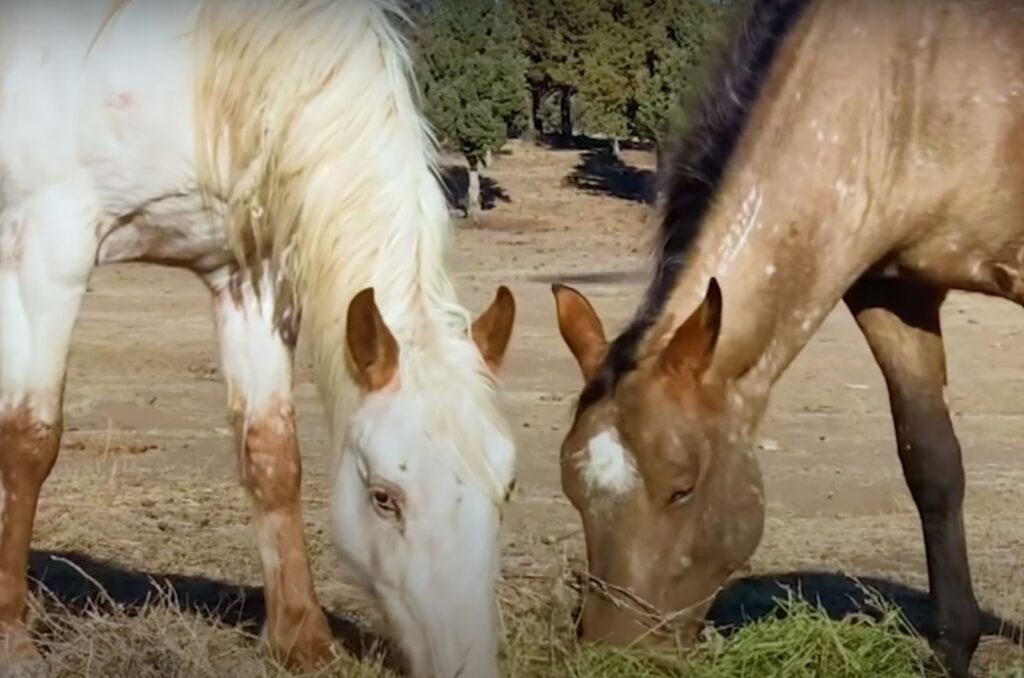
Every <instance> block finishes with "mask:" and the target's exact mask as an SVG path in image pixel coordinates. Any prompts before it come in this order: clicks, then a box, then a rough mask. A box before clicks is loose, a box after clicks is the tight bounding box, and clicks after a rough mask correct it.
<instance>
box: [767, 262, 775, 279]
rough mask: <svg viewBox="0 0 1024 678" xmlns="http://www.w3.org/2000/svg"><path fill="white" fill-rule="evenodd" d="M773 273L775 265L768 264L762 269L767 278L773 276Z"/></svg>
mask: <svg viewBox="0 0 1024 678" xmlns="http://www.w3.org/2000/svg"><path fill="white" fill-rule="evenodd" d="M775 272H776V268H775V264H768V265H767V266H765V267H764V274H765V275H766V276H768V277H769V278H771V277H772V276H773V275H775Z"/></svg>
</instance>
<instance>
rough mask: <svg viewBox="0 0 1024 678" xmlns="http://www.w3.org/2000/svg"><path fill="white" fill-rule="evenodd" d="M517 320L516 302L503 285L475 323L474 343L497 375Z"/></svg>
mask: <svg viewBox="0 0 1024 678" xmlns="http://www.w3.org/2000/svg"><path fill="white" fill-rule="evenodd" d="M515 319H516V300H515V297H513V296H512V292H511V291H509V289H508V288H507V287H505V286H504V285H502V286H501V287H499V288H498V293H497V294H496V295H495V297H494V301H492V302H491V305H490V306H488V307H487V310H485V311H484V312H483V313H481V314H480V317H479V318H477V319H476V320H474V321H473V332H472V334H473V342H474V343H475V344H476V347H477V348H478V349H480V355H482V356H483V358H484V362H486V363H487V366H488V367H490V368H491V371H493V372H495V373H497V372H498V371H499V370H500V369H501V364H502V362H503V361H504V359H505V350H506V349H508V342H509V339H511V338H512V325H513V323H515Z"/></svg>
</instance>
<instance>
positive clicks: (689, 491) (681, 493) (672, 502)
mask: <svg viewBox="0 0 1024 678" xmlns="http://www.w3.org/2000/svg"><path fill="white" fill-rule="evenodd" d="M691 496H693V488H692V487H689V488H686V489H684V490H676V491H675V492H673V493H672V496H670V497H669V498H668V505H669V506H678V505H679V504H682V503H683V502H685V501H686V500H687V499H689V498H690V497H691Z"/></svg>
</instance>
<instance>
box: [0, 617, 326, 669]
mask: <svg viewBox="0 0 1024 678" xmlns="http://www.w3.org/2000/svg"><path fill="white" fill-rule="evenodd" d="M317 612H318V613H319V614H311V615H308V616H303V617H302V621H301V622H299V624H298V625H297V626H296V627H293V628H291V629H289V630H286V631H284V632H283V633H282V634H280V635H281V636H282V637H281V638H275V637H274V636H275V634H273V633H271V632H270V629H269V628H268V627H267V625H266V624H264V626H263V629H262V631H261V633H260V636H261V638H262V639H263V641H264V642H265V643H267V645H268V646H269V647H270V652H271V654H272V655H273V656H274V657H275V658H276V659H277V660H278V661H280V662H281V663H282V664H284V665H285V666H286V667H287V668H289V669H291V670H297V671H300V672H309V671H315V670H317V669H320V668H322V667H323V666H324V665H326V664H329V663H330V662H332V661H334V660H335V659H337V658H338V657H339V656H340V652H339V649H338V647H337V645H336V644H335V642H334V636H333V635H332V634H331V629H330V626H328V624H327V617H326V616H324V614H323V611H321V610H319V608H318V609H317ZM285 639H287V642H283V641H284V640H285ZM0 678H2V677H0Z"/></svg>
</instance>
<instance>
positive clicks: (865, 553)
mask: <svg viewBox="0 0 1024 678" xmlns="http://www.w3.org/2000/svg"><path fill="white" fill-rule="evenodd" d="M581 157H582V155H581V152H580V151H547V150H541V149H538V148H534V147H529V146H525V145H520V144H515V145H513V146H512V147H511V152H510V154H506V155H503V156H501V157H499V158H497V159H496V163H495V165H494V167H492V168H491V169H490V170H488V171H487V174H486V176H487V177H488V178H489V179H493V180H494V181H495V182H497V187H498V189H500V192H501V193H502V195H504V196H505V199H504V200H503V199H499V200H498V202H497V205H496V207H495V208H494V209H493V210H490V211H488V212H487V213H486V214H487V220H486V223H485V224H484V228H482V229H481V230H476V231H473V230H462V231H461V232H460V234H459V239H458V252H457V255H456V260H455V267H456V270H457V272H458V276H457V278H458V284H459V287H460V290H461V294H462V296H463V300H464V301H465V303H467V305H468V306H469V307H470V308H471V309H473V310H474V311H479V310H480V309H481V308H483V306H484V304H486V303H487V302H488V301H489V299H490V297H491V295H492V294H493V292H494V289H495V288H496V286H497V285H499V284H508V285H509V286H510V287H511V288H512V290H513V292H514V293H515V295H516V298H517V301H518V308H519V315H518V318H517V326H516V333H515V336H514V338H513V346H512V349H511V351H510V358H509V360H508V363H507V366H506V371H505V384H506V386H507V389H508V411H509V415H510V417H511V420H512V421H513V422H514V425H515V428H516V430H517V431H518V440H519V444H520V462H519V464H520V488H521V492H520V497H519V498H518V500H517V503H516V504H515V506H514V507H513V509H512V511H511V517H510V522H509V535H508V542H507V543H508V545H507V548H506V555H505V563H506V566H505V571H506V572H505V574H506V578H507V580H508V582H510V583H511V584H512V585H513V586H515V587H523V588H529V587H530V586H534V585H535V584H534V583H533V582H538V581H541V580H542V579H543V578H544V576H545V573H550V572H552V571H554V570H556V569H557V568H559V567H562V566H563V565H564V563H565V562H566V559H568V561H569V562H571V563H576V564H577V566H578V564H579V563H580V560H579V556H580V552H581V546H582V535H581V534H580V532H579V525H578V521H577V518H576V515H575V513H574V512H573V510H572V509H571V507H570V506H569V504H568V503H567V501H566V500H565V499H564V498H563V497H562V495H561V491H560V489H559V477H558V467H557V453H558V445H559V443H560V441H561V437H562V435H563V433H564V431H565V426H566V424H567V422H568V417H569V408H570V406H571V401H572V399H573V398H574V397H575V394H576V391H577V389H578V387H579V376H578V373H577V370H576V365H575V363H574V362H573V360H572V359H571V357H570V355H569V353H568V351H567V349H566V348H565V347H564V345H563V344H562V342H561V339H560V338H559V337H558V332H557V329H556V327H555V324H554V308H553V300H552V297H551V292H550V282H552V281H555V280H563V281H566V282H568V283H569V284H573V285H575V286H577V287H579V288H580V289H581V290H583V291H584V292H585V293H586V294H588V295H589V296H590V298H591V299H592V300H593V301H594V303H595V305H596V306H597V308H598V311H599V313H601V315H602V317H603V318H604V320H605V323H606V326H607V327H608V328H609V331H615V330H616V329H618V328H619V327H621V325H622V324H623V323H624V322H625V321H626V320H627V319H628V317H629V315H630V314H631V312H632V311H633V309H634V307H635V304H636V302H637V300H638V299H639V297H640V294H641V290H642V285H643V283H644V271H645V270H646V266H647V262H646V254H645V253H646V251H647V250H646V237H647V228H648V225H649V224H648V220H649V213H648V208H647V207H645V206H644V205H643V204H641V203H640V202H638V201H635V200H630V199H629V196H622V195H620V196H616V195H612V194H610V193H616V192H619V193H623V192H625V193H629V192H631V191H633V190H634V189H635V188H636V186H635V185H634V184H635V183H636V179H637V177H635V176H633V174H632V173H629V172H627V173H626V174H624V175H621V176H619V177H618V178H617V179H616V180H615V181H612V182H611V183H613V184H615V186H614V187H612V189H613V190H610V191H601V190H598V191H596V192H594V191H588V190H584V189H583V188H580V187H578V186H573V185H569V184H567V183H564V182H563V180H564V179H565V178H566V177H567V176H569V175H570V174H572V173H573V171H574V168H576V167H577V165H578V164H579V163H580V162H581ZM625 158H626V160H627V162H629V163H630V164H631V165H632V166H634V167H641V168H648V169H649V168H650V167H651V165H652V162H653V158H652V157H650V156H649V155H648V154H644V153H640V152H626V154H625ZM606 188H607V187H606ZM506 200H507V201H506ZM608 273H624V274H626V275H625V276H624V277H618V278H616V277H614V276H611V277H606V278H602V277H601V276H597V277H596V280H591V281H588V280H586V279H579V278H574V276H581V275H592V274H608ZM944 321H945V328H946V336H947V346H948V358H949V367H950V398H951V405H952V409H953V412H954V416H955V424H956V427H957V431H958V432H959V435H960V439H961V442H962V444H963V448H964V452H965V463H966V467H967V476H968V490H967V503H966V520H967V529H968V535H969V541H970V547H971V562H972V566H973V571H974V578H975V586H976V590H977V593H978V596H979V599H980V600H981V602H982V605H983V607H985V608H986V609H989V610H991V611H992V612H993V613H995V614H996V615H997V616H999V617H1001V618H1003V619H1007V620H1011V621H1014V622H1017V623H1021V622H1022V621H1024V521H1022V520H1021V519H1020V511H1021V509H1022V508H1024V459H1022V458H1021V455H1020V450H1019V447H1020V444H1019V440H1020V438H1021V435H1022V434H1024V398H1022V395H1024V371H1022V370H1021V365H1022V361H1024V354H1022V353H1021V352H1020V351H1019V350H1016V349H1017V346H1018V342H1019V341H1020V340H1021V337H1022V335H1024V314H1022V313H1020V312H1019V310H1018V309H1016V308H1014V307H1012V306H1011V305H1009V304H1007V303H1004V302H996V301H992V300H988V299H982V298H978V297H966V296H954V297H953V298H952V299H951V300H950V302H949V303H948V304H947V307H946V309H945V315H944ZM300 362H301V366H300V369H299V373H298V377H297V381H298V385H297V392H298V402H299V410H300V415H299V416H300V435H301V444H302V448H303V455H304V463H305V466H304V468H305V489H304V492H305V494H304V496H305V506H306V514H307V525H308V533H309V534H310V538H311V541H312V545H311V548H312V557H313V559H314V567H315V570H316V581H317V585H318V589H319V591H320V593H321V595H322V598H323V602H324V604H325V605H326V606H327V607H329V608H330V609H332V610H334V611H335V612H336V613H338V614H342V615H343V614H345V613H346V612H347V611H350V610H351V609H352V605H353V603H352V600H351V591H349V590H348V589H347V588H346V587H345V586H343V585H342V584H341V583H340V581H339V577H338V574H339V573H338V569H337V565H336V564H335V562H334V559H333V555H332V553H331V549H330V545H329V542H328V538H327V529H326V526H327V497H328V495H327V487H328V485H329V479H328V478H327V477H326V475H325V474H326V470H327V467H328V456H329V454H330V450H329V448H328V443H327V439H326V434H325V426H324V420H323V416H322V413H321V410H320V405H319V402H318V401H317V399H316V395H315V391H314V388H313V386H312V385H311V375H310V373H309V370H308V361H306V360H305V358H304V356H303V355H300ZM224 402H225V394H224V388H223V386H222V384H221V383H220V380H219V376H218V373H217V357H216V353H215V342H214V337H213V329H212V324H211V313H210V310H209V303H208V299H207V296H206V292H205V290H204V289H203V288H202V286H201V285H200V284H199V283H198V282H197V281H196V280H194V279H192V278H191V277H190V276H189V275H188V274H184V273H180V272H176V271H171V270H165V269H160V268H155V267H141V266H124V267H118V268H107V269H103V270H100V271H98V272H97V274H96V275H95V277H94V280H93V285H92V291H91V293H90V294H89V295H88V298H87V300H86V304H85V308H84V311H83V313H82V316H81V321H80V324H79V326H78V329H77V333H76V336H75V342H74V347H73V353H72V358H71V366H70V376H69V381H68V387H67V407H66V420H65V423H66V428H67V431H68V433H67V435H66V437H65V441H64V446H63V451H62V454H61V457H60V460H59V462H58V464H57V467H56V469H55V471H54V473H53V475H52V476H51V480H50V481H49V482H48V484H47V485H46V488H45V489H44V494H43V497H42V503H41V508H40V517H39V521H38V529H37V532H36V541H35V548H36V549H37V551H38V552H39V553H37V555H36V557H35V558H34V572H35V574H36V575H41V574H42V573H43V570H44V569H52V568H53V567H56V564H54V561H52V560H50V559H49V556H48V555H47V553H53V552H60V553H63V554H65V555H67V554H69V553H77V554H81V555H84V556H87V557H89V558H91V559H96V561H105V562H106V563H107V564H108V565H109V568H114V569H109V568H108V567H106V566H101V565H100V564H99V563H98V562H93V563H88V562H85V563H82V564H83V565H84V569H85V571H87V572H88V574H90V575H91V576H95V577H98V578H100V579H101V580H102V581H104V582H105V583H109V582H119V581H120V582H127V581H133V580H135V577H132V576H131V575H142V576H143V577H148V576H150V575H190V576H193V575H194V576H200V577H204V578H208V579H209V580H210V581H209V582H206V584H207V586H208V589H209V591H212V592H213V593H214V594H216V593H217V592H218V591H227V590H230V588H231V587H234V586H236V585H239V584H249V585H258V584H259V570H258V565H257V556H256V549H255V543H254V540H253V538H252V533H251V532H250V529H249V526H248V509H247V502H246V500H245V497H244V495H243V493H242V490H241V489H240V488H239V486H238V484H237V482H236V480H235V477H236V475H235V461H234V456H233V451H232V444H231V436H230V433H229V430H228V426H227V419H226V415H225V409H224ZM761 439H762V447H763V449H762V450H761V452H760V459H761V462H762V466H763V469H764V473H765V476H766V482H767V492H768V498H769V517H768V525H767V530H766V534H765V537H764V540H763V542H762V545H761V548H760V550H759V551H758V553H757V555H756V557H755V559H754V561H753V563H752V570H753V572H754V573H760V574H763V573H775V574H778V573H795V572H808V571H816V572H828V573H845V574H849V575H853V576H857V577H878V578H881V579H884V580H888V581H892V582H895V583H899V584H903V585H906V586H909V587H912V588H913V589H917V590H923V589H924V588H925V587H926V571H925V565H924V557H923V545H922V541H921V537H920V532H919V525H918V519H917V516H916V513H915V511H914V508H913V504H912V502H911V499H910V496H909V493H908V492H907V490H906V488H905V486H904V484H903V479H902V474H901V471H900V467H899V462H898V460H897V457H896V454H895V445H894V442H893V435H892V427H891V424H890V419H889V412H888V401H887V397H886V393H885V389H884V385H883V382H882V379H881V376H880V374H879V372H878V369H877V368H876V367H875V365H874V363H873V361H872V359H871V356H870V354H869V353H868V350H867V347H866V345H865V342H864V341H863V339H862V338H861V336H860V335H859V333H858V332H857V330H856V328H855V326H854V324H853V322H852V321H851V319H850V317H849V316H848V314H847V313H846V311H845V309H843V308H841V307H840V308H838V309H837V310H836V311H835V312H834V313H833V315H832V316H831V317H830V318H829V319H828V321H827V322H826V323H825V325H824V326H823V327H822V329H821V330H820V331H819V332H818V334H817V336H816V337H815V339H814V340H813V341H812V343H811V344H810V345H809V346H808V347H807V348H806V349H805V350H804V351H803V353H802V354H801V355H800V356H799V358H798V359H797V360H796V362H795V363H794V364H793V365H792V367H791V368H790V369H789V371H788V372H787V373H786V375H785V376H784V377H783V379H782V381H781V382H780V383H779V384H778V386H777V388H776V390H775V391H774V396H773V400H772V405H771V408H770V410H769V414H768V417H767V420H766V422H765V424H764V426H763V428H762V431H761ZM58 562H59V561H58ZM80 562H81V561H80ZM75 576H77V575H74V574H68V573H67V572H65V573H64V575H62V576H61V577H56V576H53V575H47V576H45V577H44V581H45V583H46V585H47V586H49V587H50V588H53V589H54V590H55V592H57V593H58V594H61V593H62V591H61V590H60V589H61V588H62V587H69V588H74V587H75V586H76V584H75V583H74V582H73V581H72V580H73V579H74V577H75ZM536 585H537V586H540V584H536ZM994 643H995V641H991V640H990V641H987V642H986V644H987V645H992V644H994ZM985 652H987V653H992V652H996V653H997V654H1000V655H1004V650H1002V649H998V648H993V647H986V648H985Z"/></svg>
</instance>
